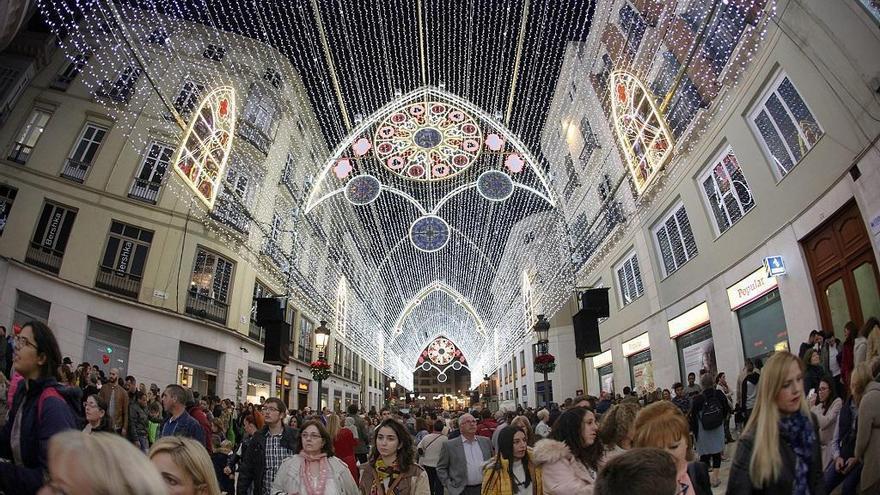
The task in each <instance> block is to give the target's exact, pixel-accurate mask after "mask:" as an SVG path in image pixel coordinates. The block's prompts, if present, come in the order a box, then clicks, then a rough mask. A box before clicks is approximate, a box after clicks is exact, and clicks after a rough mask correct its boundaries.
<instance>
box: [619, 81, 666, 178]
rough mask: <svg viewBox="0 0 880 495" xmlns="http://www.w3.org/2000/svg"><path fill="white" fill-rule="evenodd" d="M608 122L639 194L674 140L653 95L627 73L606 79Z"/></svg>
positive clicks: (658, 168)
mask: <svg viewBox="0 0 880 495" xmlns="http://www.w3.org/2000/svg"><path fill="white" fill-rule="evenodd" d="M608 88H609V90H610V91H611V97H610V100H611V121H612V124H613V126H614V133H615V135H616V136H617V142H618V143H619V144H620V149H621V150H622V151H623V154H624V157H625V158H626V164H627V167H628V168H629V173H630V175H631V176H632V179H633V183H634V184H635V186H636V191H637V192H638V194H642V193H643V192H644V191H645V190H646V189H647V188H648V186H649V185H651V182H652V181H653V180H654V177H656V176H657V173H658V172H660V170H661V169H662V168H663V166H664V165H665V164H666V162H667V161H668V160H669V158H670V157H671V156H672V148H673V145H674V143H673V141H674V140H673V137H672V132H671V131H670V130H669V126H668V125H667V123H666V117H665V116H664V115H663V114H662V112H661V111H660V110H659V109H658V108H657V102H656V101H655V99H654V94H653V93H651V91H650V90H648V89H647V88H646V87H645V85H644V84H642V81H640V80H639V78H638V77H636V76H635V75H633V74H631V73H629V72H626V71H614V72H612V73H611V76H610V78H609V84H608Z"/></svg>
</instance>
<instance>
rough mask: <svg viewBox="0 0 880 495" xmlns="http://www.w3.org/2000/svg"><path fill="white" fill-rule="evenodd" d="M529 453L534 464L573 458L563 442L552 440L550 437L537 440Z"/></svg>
mask: <svg viewBox="0 0 880 495" xmlns="http://www.w3.org/2000/svg"><path fill="white" fill-rule="evenodd" d="M531 454H532V459H534V461H535V464H538V465H541V464H548V463H551V462H557V461H561V460H563V459H565V460H571V459H573V458H574V456H573V455H572V454H571V449H569V448H568V445H565V443H564V442H560V441H559V440H553V439H552V438H545V439H543V440H538V443H536V444H535V448H534V450H533V451H532V452H531Z"/></svg>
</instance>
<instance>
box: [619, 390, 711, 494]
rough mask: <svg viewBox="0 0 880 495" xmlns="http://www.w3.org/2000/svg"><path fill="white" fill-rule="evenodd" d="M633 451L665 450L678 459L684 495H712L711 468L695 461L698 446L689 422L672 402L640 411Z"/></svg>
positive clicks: (676, 460) (679, 480)
mask: <svg viewBox="0 0 880 495" xmlns="http://www.w3.org/2000/svg"><path fill="white" fill-rule="evenodd" d="M633 430H634V432H635V433H634V434H633V441H632V446H633V448H641V447H654V448H658V449H663V450H665V451H667V452H669V453H670V454H672V457H674V458H675V465H676V468H677V470H678V476H677V479H678V484H679V486H681V487H682V491H681V492H680V493H681V495H711V494H712V486H711V484H710V482H709V470H708V467H707V466H706V465H705V464H703V463H702V462H692V461H693V452H694V445H693V441H692V438H693V437H691V432H690V426H689V425H688V420H687V418H686V417H685V415H684V413H683V412H681V409H679V408H678V406H676V405H675V404H674V403H672V402H670V401H665V400H664V401H660V402H655V403H653V404H650V405H648V406H646V407H645V408H644V409H642V410H641V411H639V414H638V415H637V416H636V421H635V423H633Z"/></svg>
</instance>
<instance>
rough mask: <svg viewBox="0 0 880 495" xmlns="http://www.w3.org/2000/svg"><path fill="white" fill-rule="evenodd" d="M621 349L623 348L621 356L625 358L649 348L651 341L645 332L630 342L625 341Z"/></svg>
mask: <svg viewBox="0 0 880 495" xmlns="http://www.w3.org/2000/svg"><path fill="white" fill-rule="evenodd" d="M621 347H622V348H623V355H624V356H626V357H629V356H632V355H633V354H635V353H637V352H639V351H643V350H645V349H647V348H649V347H651V340H650V338H649V337H648V332H645V333H643V334H641V335H639V336H638V337H636V338H634V339H632V340H627V341H626V342H624V343H623V345H622V346H621Z"/></svg>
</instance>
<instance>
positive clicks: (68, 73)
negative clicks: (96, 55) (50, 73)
mask: <svg viewBox="0 0 880 495" xmlns="http://www.w3.org/2000/svg"><path fill="white" fill-rule="evenodd" d="M88 61H89V56H88V55H85V54H79V55H76V56H74V57H73V60H71V61H70V62H69V63H68V64H67V65H66V66H64V70H62V71H61V73H60V74H58V75H57V76H55V80H54V81H52V88H53V89H57V90H60V91H66V90H67V88H69V87H70V84H71V83H72V82H73V80H74V79H76V76H78V75H79V73H80V72H82V69H83V67H85V65H86V63H87V62H88Z"/></svg>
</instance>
